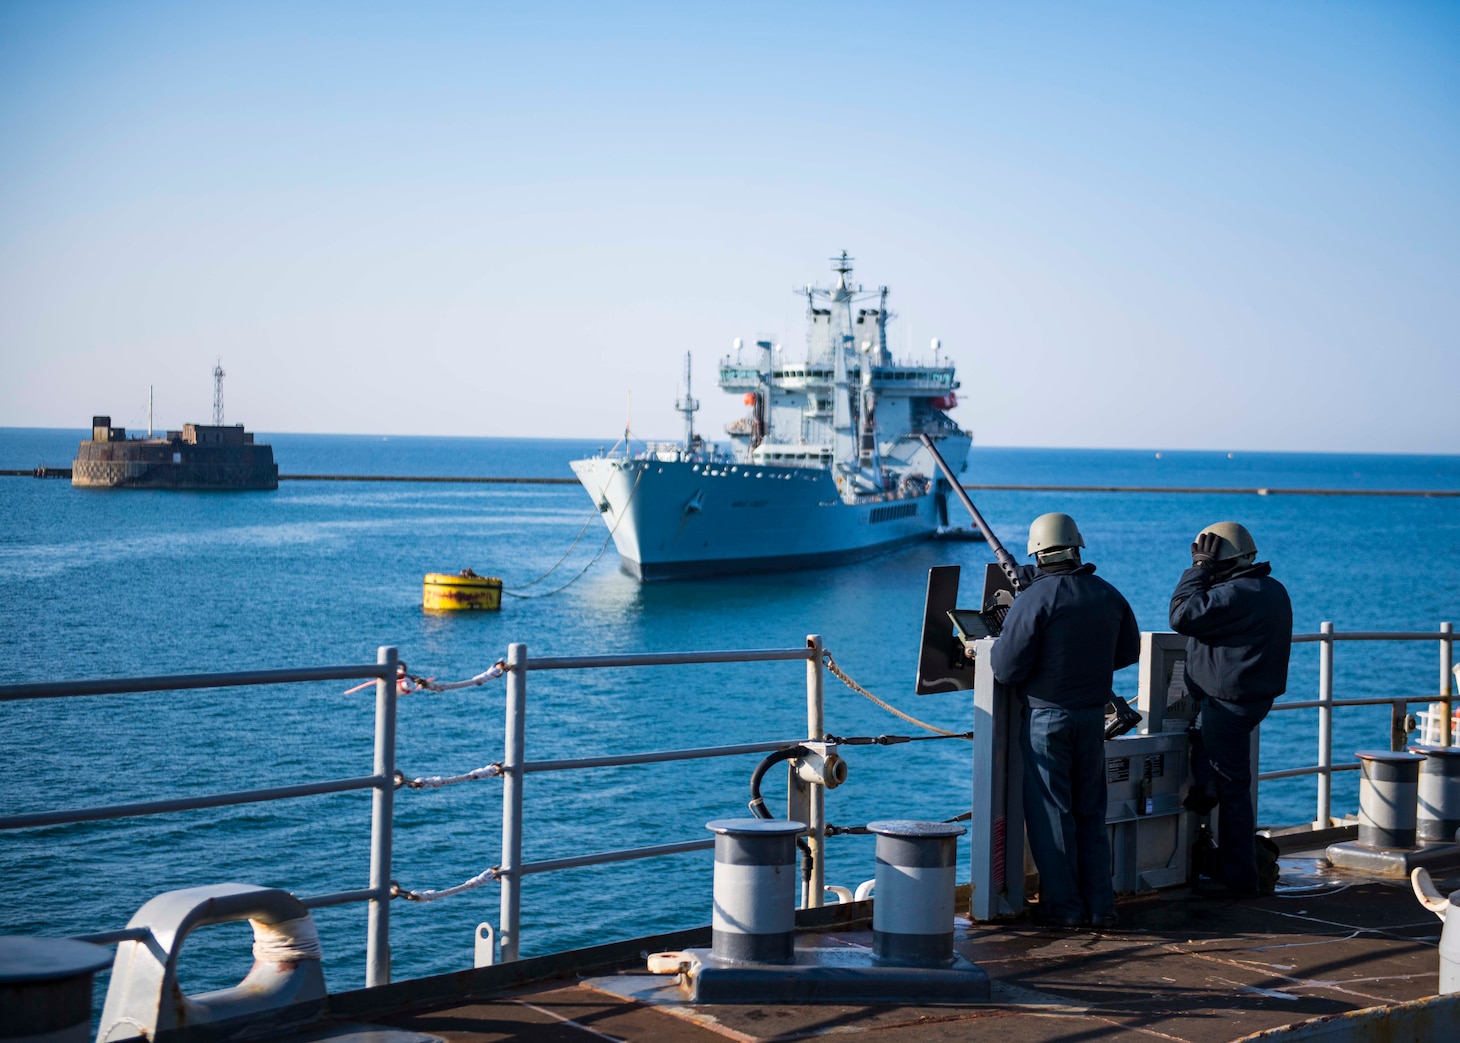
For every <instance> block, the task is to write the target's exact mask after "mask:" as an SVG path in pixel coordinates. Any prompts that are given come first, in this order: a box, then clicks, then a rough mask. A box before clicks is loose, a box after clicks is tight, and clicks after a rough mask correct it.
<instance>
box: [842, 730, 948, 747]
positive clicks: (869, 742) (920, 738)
mask: <svg viewBox="0 0 1460 1043" xmlns="http://www.w3.org/2000/svg"><path fill="white" fill-rule="evenodd" d="M822 738H823V739H825V740H826V741H827V742H829V743H834V744H835V745H837V746H897V745H899V744H900V743H904V742H933V741H935V740H937V739H972V738H973V732H946V733H944V734H942V735H845V736H844V735H833V734H831V732H827V733H826V734H825V735H824V736H822Z"/></svg>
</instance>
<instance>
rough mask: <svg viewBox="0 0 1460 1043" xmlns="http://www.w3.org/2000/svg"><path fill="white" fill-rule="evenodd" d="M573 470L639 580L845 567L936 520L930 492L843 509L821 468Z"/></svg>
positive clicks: (578, 465)
mask: <svg viewBox="0 0 1460 1043" xmlns="http://www.w3.org/2000/svg"><path fill="white" fill-rule="evenodd" d="M966 446H967V443H966V442H964V443H963V445H962V448H964V449H965V450H966ZM957 455H958V457H959V458H960V460H961V457H962V454H961V453H959V454H957ZM572 466H573V470H574V472H575V473H576V474H577V476H578V480H579V481H580V482H581V483H582V484H583V487H584V488H585V489H586V490H587V491H588V493H589V495H590V496H592V497H593V500H594V502H595V503H597V504H598V505H599V510H600V511H601V512H602V513H603V518H604V521H605V523H606V524H607V525H608V527H609V530H610V532H611V533H612V537H613V541H614V544H615V547H616V548H617V550H618V553H619V558H620V561H621V562H622V565H623V568H624V569H625V571H627V572H629V573H630V574H631V575H633V576H635V577H637V578H638V579H640V580H642V581H645V582H653V581H658V580H681V579H697V578H701V577H706V576H723V575H732V574H737V573H747V572H776V571H782V570H786V569H804V568H820V567H825V566H831V565H840V564H846V563H849V562H855V561H859V560H864V559H866V558H869V557H873V556H875V555H877V554H882V553H885V552H887V551H888V550H892V549H894V548H897V547H901V546H906V545H908V544H912V543H917V542H920V541H922V540H926V539H929V538H931V537H932V536H933V534H934V533H935V532H936V531H937V529H938V526H939V524H940V521H941V520H942V517H941V514H942V511H941V509H940V505H939V503H938V499H939V498H938V497H937V496H936V495H935V494H934V493H933V492H931V491H930V492H928V493H925V494H924V495H921V496H916V497H907V498H890V497H889V498H882V499H868V500H866V501H863V502H857V503H846V502H844V501H843V500H842V498H841V496H840V495H839V493H838V490H837V486H836V482H835V480H834V479H833V477H832V472H831V471H830V470H829V469H826V468H802V467H775V466H760V465H756V464H746V463H730V462H713V463H699V462H694V461H689V460H673V461H664V460H656V459H652V458H651V459H637V460H626V459H622V458H611V457H597V458H592V459H587V460H575V461H574V462H573V464H572Z"/></svg>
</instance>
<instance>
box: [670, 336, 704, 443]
mask: <svg viewBox="0 0 1460 1043" xmlns="http://www.w3.org/2000/svg"><path fill="white" fill-rule="evenodd" d="M690 369H691V357H690V353H689V352H687V351H686V352H685V353H684V397H683V398H681V399H680V400H679V401H678V402H676V403H675V404H674V408H675V410H676V411H677V412H678V413H679V415H680V416H682V417H684V448H685V451H686V452H690V451H692V450H693V448H694V441H695V413H696V411H698V410H699V408H700V400H699V399H697V398H695V397H694V392H693V391H692V390H691V389H690V376H691V373H690Z"/></svg>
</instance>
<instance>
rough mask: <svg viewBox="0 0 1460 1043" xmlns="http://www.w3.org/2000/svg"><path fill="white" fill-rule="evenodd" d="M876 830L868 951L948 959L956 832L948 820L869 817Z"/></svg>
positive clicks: (892, 960)
mask: <svg viewBox="0 0 1460 1043" xmlns="http://www.w3.org/2000/svg"><path fill="white" fill-rule="evenodd" d="M867 829H868V830H870V831H871V832H873V833H875V834H876V835H877V883H876V890H875V892H874V894H875V895H876V900H875V902H874V904H873V906H872V955H873V956H874V957H875V958H876V959H878V960H880V961H882V962H884V963H888V964H895V965H898V966H903V967H947V966H951V965H952V963H953V902H954V890H955V888H956V886H957V864H958V838H959V837H960V836H962V835H963V834H964V833H965V832H967V831H966V830H965V829H964V828H963V827H962V826H956V825H953V824H952V823H948V822H906V821H886V822H870V823H868V824H867Z"/></svg>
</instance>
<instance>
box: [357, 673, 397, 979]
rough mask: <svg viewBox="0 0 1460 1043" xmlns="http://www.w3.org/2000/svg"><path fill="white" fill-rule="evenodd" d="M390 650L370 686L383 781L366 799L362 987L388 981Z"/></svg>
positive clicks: (392, 770) (392, 818)
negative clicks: (367, 902) (365, 924)
mask: <svg viewBox="0 0 1460 1043" xmlns="http://www.w3.org/2000/svg"><path fill="white" fill-rule="evenodd" d="M396 659H397V657H396V650H395V649H394V648H392V647H389V646H385V645H382V646H381V647H380V648H379V649H378V650H377V651H376V653H375V661H376V663H378V664H380V665H381V666H383V667H384V668H385V669H384V670H383V671H382V673H384V675H385V676H384V677H381V678H379V679H377V680H376V682H375V775H376V777H377V778H380V779H384V780H385V781H384V782H383V783H381V784H380V785H378V786H376V787H375V793H374V795H373V796H372V797H371V800H370V890H371V891H373V892H374V895H375V896H374V897H373V898H371V899H370V913H369V920H368V927H367V928H366V936H365V987H366V988H374V987H375V986H377V985H385V984H388V983H389V982H390V902H391V897H390V853H391V840H392V839H393V837H392V834H393V831H394V829H395V696H396V677H395V673H396Z"/></svg>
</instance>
